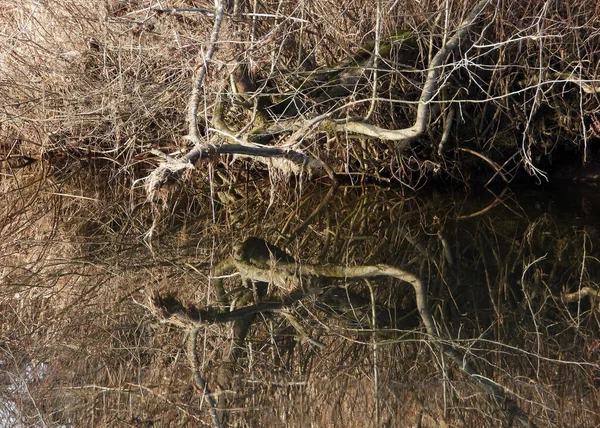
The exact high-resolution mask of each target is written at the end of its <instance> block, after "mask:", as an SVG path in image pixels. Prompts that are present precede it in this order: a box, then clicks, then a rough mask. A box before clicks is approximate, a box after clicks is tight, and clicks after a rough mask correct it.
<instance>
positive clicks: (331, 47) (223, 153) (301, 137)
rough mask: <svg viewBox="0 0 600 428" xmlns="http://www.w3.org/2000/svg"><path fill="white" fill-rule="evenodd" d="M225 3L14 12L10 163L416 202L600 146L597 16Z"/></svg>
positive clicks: (10, 7) (6, 137) (7, 13)
mask: <svg viewBox="0 0 600 428" xmlns="http://www.w3.org/2000/svg"><path fill="white" fill-rule="evenodd" d="M215 4H216V6H215V5H212V4H210V5H208V4H204V3H201V2H194V1H187V2H183V1H179V2H178V1H176V2H173V3H169V4H168V5H163V4H158V3H156V4H155V3H152V2H142V1H116V0H115V1H110V2H105V3H102V4H96V3H93V4H92V3H89V2H78V1H50V2H44V3H39V2H28V1H13V2H5V3H4V4H3V6H2V8H3V10H2V23H3V37H2V62H1V65H0V67H1V68H2V85H1V86H0V94H1V96H2V99H3V109H2V111H0V123H1V128H0V135H1V137H2V138H1V141H2V147H3V152H4V153H6V154H7V155H8V158H9V159H12V160H13V162H15V164H16V165H19V164H21V163H22V162H26V163H27V162H30V161H32V160H34V159H44V160H46V161H50V163H55V164H58V165H62V167H72V166H73V165H77V164H79V163H85V162H87V161H88V160H89V159H90V158H95V159H104V160H106V161H107V165H106V166H107V168H110V169H111V170H113V171H114V173H115V174H128V175H129V174H131V175H132V176H135V177H136V178H139V177H142V176H145V175H147V174H149V173H150V171H151V170H152V169H153V168H154V167H155V166H156V165H157V163H159V162H163V163H164V162H165V159H167V160H168V161H169V162H171V164H170V165H169V166H168V167H167V170H168V171H160V172H159V173H155V174H154V176H153V177H151V178H152V179H153V180H154V181H152V180H150V183H149V184H150V185H152V186H155V187H156V186H158V185H160V184H162V183H163V182H164V181H167V180H168V179H170V178H172V175H173V173H175V175H177V176H178V175H180V174H181V173H182V172H184V171H188V170H189V167H190V164H195V163H197V161H198V159H199V158H200V157H201V156H202V157H203V158H204V159H207V158H210V159H211V160H213V161H214V160H218V161H220V162H222V163H223V164H225V165H227V166H230V160H231V155H228V154H231V153H234V154H237V155H238V157H246V158H247V157H251V158H252V160H253V164H254V165H255V166H256V167H257V168H258V169H262V168H263V167H264V166H265V165H266V167H268V168H269V169H270V170H271V173H272V174H273V175H275V176H276V175H277V173H278V172H280V173H281V172H282V173H283V174H284V175H285V174H290V173H296V174H297V173H300V172H303V171H306V172H309V173H314V174H316V175H325V174H329V175H330V176H333V175H334V174H335V175H336V177H337V178H340V179H347V178H348V177H351V178H353V177H356V176H357V175H359V176H360V177H366V178H372V179H374V180H383V181H395V182H402V183H404V184H407V185H409V186H416V185H417V184H419V183H422V181H421V179H422V178H426V177H431V176H435V175H439V176H442V177H446V178H448V177H453V178H454V179H457V180H459V181H468V180H469V179H470V178H472V177H477V178H482V177H485V179H486V180H487V179H489V178H494V179H497V180H501V181H511V180H513V179H514V177H515V176H517V175H518V171H526V172H528V173H529V174H532V175H534V176H537V177H538V178H540V177H543V176H544V175H545V173H546V172H547V171H549V170H550V169H551V168H552V165H553V164H555V163H556V161H557V159H558V160H562V159H564V158H565V156H566V155H572V157H571V159H574V160H578V161H584V162H585V161H587V160H588V158H589V155H590V152H591V151H592V150H593V149H594V146H595V143H596V141H597V137H598V133H599V132H600V119H599V118H598V105H599V103H598V93H599V90H600V84H599V82H598V80H599V75H598V64H599V63H600V61H599V59H600V58H599V55H600V53H599V52H600V46H599V44H600V37H598V28H600V25H599V20H600V17H599V16H600V11H599V10H598V5H597V3H596V2H595V1H593V0H589V1H580V2H575V3H574V2H556V1H534V2H521V3H514V2H506V1H480V2H478V3H473V2H466V1H464V2H456V1H454V2H451V1H422V2H412V1H384V0H380V1H376V2H363V1H354V0H353V1H341V2H328V1H306V2H304V1H300V2H297V1H278V2H270V1H260V2H259V1H256V2H249V1H248V2H246V1H242V0H236V1H232V2H223V3H221V2H217V3H215ZM167 6H168V7H167ZM215 24H219V25H215ZM165 156H166V157H165ZM190 161H191V162H190ZM138 166H141V168H137V167H138ZM164 168H165V165H163V169H164ZM230 169H231V168H230Z"/></svg>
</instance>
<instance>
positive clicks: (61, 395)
mask: <svg viewBox="0 0 600 428" xmlns="http://www.w3.org/2000/svg"><path fill="white" fill-rule="evenodd" d="M19 173H20V175H13V176H12V177H11V178H10V179H7V180H4V181H3V182H2V186H3V188H4V189H3V190H4V191H3V199H2V202H1V204H0V209H1V212H2V217H1V231H2V232H1V233H2V235H1V241H0V248H1V253H0V257H1V259H0V261H1V266H0V272H1V275H2V277H1V278H2V279H1V281H2V282H1V286H0V293H1V294H0V298H1V301H0V304H1V305H2V306H1V307H2V314H3V317H2V330H1V335H2V336H1V344H0V346H1V348H0V349H1V355H0V363H1V364H2V376H3V379H4V380H3V383H2V385H3V389H2V394H3V398H4V400H3V401H4V403H7V404H5V405H4V408H3V409H1V410H0V413H1V414H2V415H3V416H2V417H3V418H4V420H8V419H7V418H8V416H7V415H9V414H12V418H15V419H20V420H21V425H41V424H46V425H48V426H53V425H57V424H73V425H75V426H89V425H92V426H121V425H123V426H127V425H134V426H151V425H154V426H185V425H192V426H193V425H198V424H200V423H206V424H209V425H216V424H222V425H252V426H281V425H286V424H287V425H293V426H304V425H309V424H311V423H312V424H313V425H316V426H332V425H333V426H374V425H381V426H408V425H418V424H419V423H420V424H421V426H458V425H463V426H508V425H510V424H511V423H513V424H527V423H529V422H528V419H529V420H530V421H532V422H533V423H535V424H537V425H542V426H548V425H552V426H554V425H563V426H596V425H597V424H598V423H599V421H598V418H597V416H596V413H597V408H598V405H599V404H600V403H599V400H598V395H597V394H598V393H597V391H596V386H597V382H598V380H597V379H598V367H599V366H598V344H599V343H600V342H598V339H597V337H596V336H597V331H598V320H597V313H598V312H597V309H598V299H597V290H598V285H597V281H596V278H597V273H598V272H597V270H598V254H597V252H598V250H597V248H596V247H595V246H594V243H595V241H596V235H597V233H598V228H597V224H596V222H595V217H594V213H595V211H596V208H597V207H596V205H597V204H598V203H599V202H600V200H598V199H597V198H596V197H595V195H594V193H593V192H590V193H589V194H586V193H585V192H563V193H562V194H558V193H557V192H552V191H536V192H532V193H527V192H525V191H522V192H519V193H517V194H516V195H515V193H512V192H510V191H505V192H504V193H498V194H496V195H494V194H492V193H489V192H486V193H484V194H481V195H472V196H470V197H465V196H463V195H458V196H453V197H449V196H442V195H440V194H431V195H428V196H421V197H415V196H402V195H401V194H399V193H398V192H397V191H393V190H383V189H377V188H364V189H361V188H339V189H336V190H335V191H332V190H331V189H329V188H317V187H314V186H308V185H304V186H303V187H298V188H297V189H292V190H289V189H285V188H284V187H283V185H277V186H280V187H275V188H272V187H271V184H269V183H265V182H253V181H248V182H244V183H243V184H240V185H236V186H232V187H231V186H230V187H227V188H225V186H222V187H218V186H215V188H213V190H212V193H211V191H210V190H207V191H206V192H205V193H203V192H200V191H198V190H194V186H190V187H189V188H187V187H186V188H182V189H170V190H168V191H167V192H166V193H165V195H164V197H165V200H164V208H163V209H160V210H158V211H157V210H156V209H154V208H153V207H150V206H148V205H147V204H144V203H143V195H142V194H139V195H136V194H135V192H133V194H132V192H130V189H129V186H128V185H127V184H125V182H124V183H123V184H122V185H120V184H119V183H118V182H116V181H114V180H113V181H112V182H111V184H110V186H108V185H106V186H101V185H98V184H94V183H97V182H98V181H97V180H96V179H94V178H95V177H93V176H92V175H91V173H90V175H87V176H86V172H85V171H82V172H80V173H78V174H76V175H70V176H66V177H62V178H60V179H58V178H56V177H44V178H43V179H41V178H40V177H42V174H41V172H37V173H31V172H29V173H27V171H26V170H21V171H19ZM27 174H29V175H27ZM195 187H196V188H198V186H195ZM211 194H212V195H214V196H215V200H212V199H211ZM225 194H226V195H227V196H225ZM157 212H158V213H159V214H160V215H159V216H158V217H156V216H157ZM154 220H156V221H154ZM153 224H154V226H155V230H154V234H153V240H152V242H151V243H148V242H145V241H144V236H145V233H146V232H147V231H148V230H149V228H150V227H152V226H153ZM250 237H255V238H254V240H248V239H247V238H250ZM382 266H386V268H382ZM365 269H366V270H365ZM369 269H371V271H369ZM373 269H383V271H382V270H380V271H379V272H378V274H377V275H375V274H374V273H373V272H374V271H373ZM385 269H389V270H387V271H386V270H385ZM365 272H371V274H368V275H367V274H365ZM240 273H241V274H242V275H240ZM382 273H383V274H382ZM390 273H393V274H392V275H389V274H390ZM402 275H405V276H404V277H402ZM410 278H414V281H417V282H422V284H423V287H425V288H426V295H427V300H428V305H427V306H428V310H429V312H430V319H424V318H423V311H422V309H423V308H422V307H421V306H419V301H418V299H416V298H415V296H418V294H417V295H416V294H415V291H414V289H413V288H411V287H410V285H409V284H408V283H407V282H405V280H407V279H409V280H410ZM403 280H404V281H403ZM418 280H420V281H418ZM414 281H413V285H414V284H415V283H416V282H414ZM409 282H410V281H409ZM424 321H425V322H424ZM457 356H458V357H460V358H458V357H457ZM467 362H469V364H470V365H468V366H466V365H465V364H466V363H467ZM42 367H43V370H41V368H42ZM465 367H470V368H469V369H468V370H467V371H469V370H472V372H471V375H474V376H469V375H468V374H465V373H464V371H463V372H461V370H460V369H461V368H462V369H463V370H465ZM32 373H37V374H36V375H32ZM482 384H483V385H484V386H486V385H487V386H488V388H487V389H481V385H482ZM15 385H19V387H18V388H16V387H15ZM23 385H26V388H25V387H23ZM492 385H494V387H492ZM490 388H491V389H490ZM494 388H496V389H495V390H494ZM203 391H205V392H209V393H210V394H204V393H203ZM490 392H491V394H490ZM500 392H501V393H502V394H503V395H502V394H499V393H500ZM501 395H502V396H501ZM521 412H522V413H521ZM513 418H514V419H516V420H515V421H512V419H513Z"/></svg>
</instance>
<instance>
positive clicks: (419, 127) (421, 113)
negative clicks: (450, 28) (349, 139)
mask: <svg viewBox="0 0 600 428" xmlns="http://www.w3.org/2000/svg"><path fill="white" fill-rule="evenodd" d="M489 3H490V0H481V1H480V2H479V3H477V4H476V5H475V7H474V8H473V10H471V12H470V13H469V14H468V15H467V17H466V18H465V20H464V21H463V22H462V23H461V24H460V26H459V28H458V30H457V31H456V33H455V34H454V35H453V36H452V37H451V38H450V40H448V42H447V43H446V44H445V45H444V46H443V47H442V48H441V49H440V50H439V51H438V53H437V54H436V55H435V56H434V57H433V59H432V60H431V63H430V64H429V72H428V73H427V78H426V79H425V84H424V85H423V90H422V92H421V97H420V98H419V105H418V107H417V117H416V119H415V123H414V125H413V126H411V127H409V128H404V129H396V130H389V129H385V128H381V127H379V126H376V125H372V124H370V123H366V122H363V121H358V120H352V119H350V120H347V119H343V120H336V121H335V123H336V124H337V129H338V130H339V131H341V132H351V133H354V134H360V135H364V136H368V137H373V138H378V139H381V140H390V141H397V142H399V143H401V144H402V143H404V144H403V145H402V146H401V147H400V148H402V147H404V146H406V145H407V144H408V143H409V142H410V141H411V140H413V139H414V138H416V137H418V136H419V135H421V134H422V133H423V132H425V129H426V128H427V124H428V122H429V103H430V102H431V100H432V99H433V98H434V97H435V95H436V94H437V89H438V87H437V86H438V77H439V75H440V70H441V67H442V64H443V62H444V60H445V59H446V57H447V56H448V54H449V53H450V52H451V51H453V50H454V49H456V48H458V47H459V46H460V43H461V41H462V39H463V38H464V36H465V35H466V34H467V32H468V31H469V29H470V28H471V27H472V26H473V24H474V23H475V21H476V20H477V17H478V16H479V14H480V13H481V12H482V11H483V9H485V8H486V6H487V5H488V4H489Z"/></svg>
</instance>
